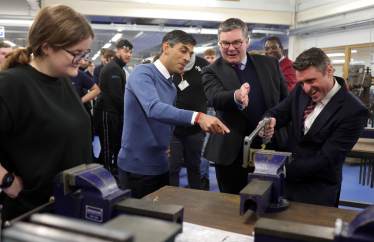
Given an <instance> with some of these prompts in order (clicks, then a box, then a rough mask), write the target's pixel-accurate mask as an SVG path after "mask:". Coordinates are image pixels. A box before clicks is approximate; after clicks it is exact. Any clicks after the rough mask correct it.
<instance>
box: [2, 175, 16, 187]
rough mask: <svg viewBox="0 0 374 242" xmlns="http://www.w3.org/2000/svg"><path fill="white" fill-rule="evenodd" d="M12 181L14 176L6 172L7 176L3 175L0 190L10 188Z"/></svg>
mask: <svg viewBox="0 0 374 242" xmlns="http://www.w3.org/2000/svg"><path fill="white" fill-rule="evenodd" d="M13 181H14V175H13V174H12V173H10V172H8V173H7V174H5V176H4V178H3V183H2V184H1V185H0V188H1V189H4V188H7V187H10V186H11V185H12V183H13Z"/></svg>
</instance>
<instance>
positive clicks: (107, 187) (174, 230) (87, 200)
mask: <svg viewBox="0 0 374 242" xmlns="http://www.w3.org/2000/svg"><path fill="white" fill-rule="evenodd" d="M53 193H54V201H51V202H49V203H47V204H45V205H43V206H41V207H40V208H37V209H35V210H33V211H31V212H29V213H27V214H25V215H23V216H20V217H18V218H16V219H14V220H12V221H7V222H6V225H7V226H8V227H9V226H10V228H12V230H10V231H13V230H15V228H17V229H16V230H15V231H21V232H22V231H23V232H25V233H26V234H33V236H39V235H40V234H39V235H38V234H35V233H33V232H32V231H38V230H37V229H36V227H37V226H40V225H35V224H29V225H27V223H24V221H30V222H31V223H33V222H32V221H33V220H32V219H31V218H32V217H33V216H34V215H35V213H41V212H44V211H45V208H48V209H49V210H50V209H51V206H52V207H53V208H54V213H55V215H48V216H52V218H51V217H48V219H47V220H46V221H49V222H48V224H45V226H48V227H55V226H52V225H51V223H52V221H54V220H53V219H55V218H53V216H56V215H57V219H60V220H61V219H62V220H63V219H68V220H69V219H70V220H71V221H74V219H83V220H88V221H94V222H96V223H97V224H100V223H105V225H104V226H105V227H106V226H109V225H110V226H111V227H116V228H120V229H124V230H126V231H128V232H129V233H131V234H132V235H134V236H135V238H136V241H159V242H165V241H174V238H175V236H176V235H177V234H178V233H180V232H181V231H182V223H183V211H184V208H183V206H179V205H172V204H165V203H161V202H153V201H147V200H139V199H134V198H131V191H130V190H124V191H122V190H120V189H119V188H118V186H117V183H116V181H115V180H114V178H113V176H112V174H111V173H110V172H109V171H108V170H106V169H104V168H103V166H102V165H99V164H89V165H81V166H78V167H75V168H72V169H69V170H66V171H63V172H61V173H60V174H58V175H57V176H56V177H55V178H54V181H53ZM59 216H63V218H61V217H59ZM34 217H35V216H34ZM68 217H70V218H68ZM71 218H74V219H71ZM70 220H69V221H70ZM80 222H81V223H83V222H84V221H81V220H79V222H77V223H80ZM66 223H67V222H66ZM17 224H21V225H17ZM13 225H16V227H14V226H13ZM145 225H147V226H145ZM17 226H18V227H17ZM35 226H36V227H35ZM43 226H44V225H43ZM100 226H102V225H100ZM34 227H35V229H30V228H34ZM24 228H27V229H24ZM101 228H102V227H101ZM55 229H56V228H55ZM58 229H59V230H62V231H70V229H69V228H66V227H64V228H58ZM93 229H95V228H94V227H93ZM101 230H103V229H101ZM53 231H54V230H53ZM157 231H162V232H163V234H164V235H167V236H156V235H157V234H159V233H158V232H157ZM21 232H20V233H19V234H22V233H23V232H22V233H21ZM109 232H110V231H109ZM10 233H15V234H17V233H16V232H10ZM51 233H52V232H51ZM77 233H80V234H82V233H83V234H86V232H85V231H78V232H77ZM52 234H53V233H52ZM51 236H52V235H51ZM90 236H91V235H90ZM52 237H53V236H52ZM52 237H51V238H52ZM126 238H127V237H126ZM139 238H144V239H139ZM150 238H151V240H150ZM59 239H60V238H59ZM59 239H58V240H50V241H60V240H59ZM106 239H107V240H103V241H117V240H111V239H112V238H111V237H107V238H106ZM10 241H23V240H21V238H20V240H10ZM26 241H27V240H26ZM35 241H38V240H37V239H36V240H35ZM40 241H42V240H40ZM61 241H66V240H61ZM74 241H75V240H74ZM78 241H79V240H78ZM80 241H91V240H80ZM100 241H101V240H100ZM118 241H133V240H118Z"/></svg>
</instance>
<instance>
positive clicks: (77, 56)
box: [63, 49, 91, 64]
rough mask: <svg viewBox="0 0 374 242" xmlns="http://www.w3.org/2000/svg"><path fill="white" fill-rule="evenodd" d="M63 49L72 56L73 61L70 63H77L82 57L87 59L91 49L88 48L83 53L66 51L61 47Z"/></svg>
mask: <svg viewBox="0 0 374 242" xmlns="http://www.w3.org/2000/svg"><path fill="white" fill-rule="evenodd" d="M63 50H64V51H66V52H68V53H69V54H70V55H72V56H74V58H73V61H72V62H71V63H73V64H78V63H79V62H80V61H81V60H82V59H84V60H87V59H88V56H89V55H90V53H91V50H90V49H88V50H87V52H86V53H84V54H74V53H73V52H71V51H68V50H67V49H63Z"/></svg>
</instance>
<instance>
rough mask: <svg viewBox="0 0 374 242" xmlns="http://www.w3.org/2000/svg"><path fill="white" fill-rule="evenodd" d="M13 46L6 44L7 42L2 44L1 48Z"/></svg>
mask: <svg viewBox="0 0 374 242" xmlns="http://www.w3.org/2000/svg"><path fill="white" fill-rule="evenodd" d="M11 47H12V46H11V45H10V44H8V43H5V42H1V43H0V48H11Z"/></svg>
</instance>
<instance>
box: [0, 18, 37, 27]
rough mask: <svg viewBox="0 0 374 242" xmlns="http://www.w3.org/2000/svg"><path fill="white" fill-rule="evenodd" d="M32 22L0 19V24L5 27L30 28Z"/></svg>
mask: <svg viewBox="0 0 374 242" xmlns="http://www.w3.org/2000/svg"><path fill="white" fill-rule="evenodd" d="M33 22H34V20H18V19H0V24H1V25H5V26H24V25H27V26H31V25H32V23H33Z"/></svg>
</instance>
